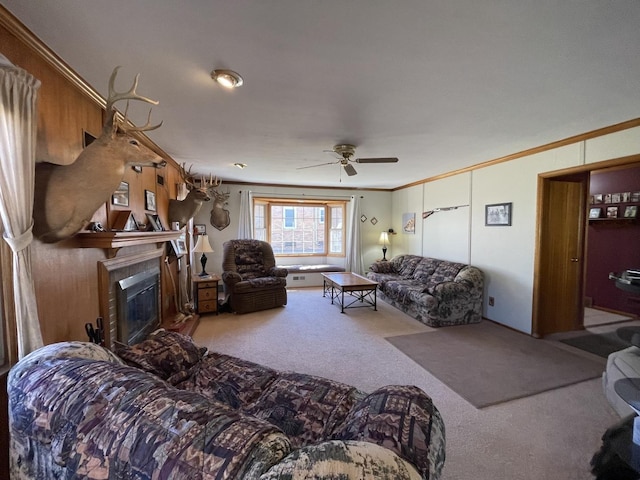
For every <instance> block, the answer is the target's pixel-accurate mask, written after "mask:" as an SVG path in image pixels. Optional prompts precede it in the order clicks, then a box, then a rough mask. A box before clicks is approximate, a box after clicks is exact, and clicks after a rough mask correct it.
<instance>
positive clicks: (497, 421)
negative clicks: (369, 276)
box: [193, 288, 619, 480]
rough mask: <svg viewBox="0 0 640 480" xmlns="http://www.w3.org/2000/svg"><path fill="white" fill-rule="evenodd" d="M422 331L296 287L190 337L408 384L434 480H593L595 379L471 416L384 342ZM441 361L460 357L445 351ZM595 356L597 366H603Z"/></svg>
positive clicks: (279, 363) (294, 363)
mask: <svg viewBox="0 0 640 480" xmlns="http://www.w3.org/2000/svg"><path fill="white" fill-rule="evenodd" d="M445 330H446V329H445ZM428 331H431V332H434V331H435V333H438V332H441V331H444V330H442V329H441V330H437V331H436V330H435V329H431V328H429V327H427V326H425V325H423V324H421V323H419V322H417V321H416V320H413V319H412V318H409V317H408V316H406V315H404V314H403V313H401V312H400V311H399V310H397V309H395V308H393V307H391V306H389V305H388V304H386V303H384V302H379V304H378V311H377V312H374V311H373V310H371V309H368V308H359V309H354V310H348V311H347V313H346V314H344V315H342V314H340V310H339V308H338V307H337V306H335V305H331V302H330V301H329V300H328V299H326V298H322V291H321V289H315V288H306V289H297V290H290V291H289V304H288V305H287V306H286V307H284V308H274V309H272V310H267V311H264V312H256V313H249V314H246V315H233V314H229V313H224V314H221V315H205V316H203V317H202V320H201V322H200V326H199V327H198V328H197V330H196V331H195V333H194V335H193V337H194V339H195V340H196V342H198V343H199V344H201V345H204V346H207V347H209V348H210V349H212V350H217V351H221V352H224V353H228V354H230V355H236V356H239V357H243V358H247V359H249V360H253V361H256V362H260V363H263V364H266V365H270V366H272V367H274V368H280V369H290V370H296V371H299V372H305V373H312V374H316V375H322V376H325V377H329V378H333V379H335V380H338V381H342V382H345V383H349V384H352V385H355V386H357V387H359V388H361V389H362V390H365V391H372V390H373V389H375V388H378V387H379V386H382V385H385V384H391V383H396V384H410V385H417V386H418V387H420V388H422V389H423V390H424V391H425V392H427V393H428V394H429V395H430V396H431V397H432V398H433V401H434V403H435V404H436V405H437V407H438V409H439V410H440V412H441V413H442V416H443V418H444V421H445V425H446V429H447V432H446V435H447V460H446V463H445V467H444V474H443V476H442V479H441V480H467V479H473V480H500V479H509V480H542V479H544V480H588V479H589V478H593V477H592V476H591V475H590V473H589V460H590V459H591V456H592V455H593V454H594V453H595V451H596V450H597V449H598V448H599V446H600V443H601V440H600V437H601V436H602V434H603V433H604V431H605V430H606V428H607V427H608V426H610V425H612V424H613V423H614V422H615V421H616V420H617V419H619V417H617V416H616V415H615V413H614V412H613V410H612V409H611V408H610V407H609V405H608V403H607V401H606V399H605V397H604V394H603V392H602V381H601V379H599V378H594V379H593V380H587V381H584V382H580V383H576V384H573V385H569V386H566V387H563V388H557V389H555V390H548V391H546V392H543V393H540V394H538V395H531V396H529V397H523V398H520V399H517V400H512V401H510V402H504V403H499V404H496V405H492V406H490V407H487V408H482V409H478V408H475V407H474V406H473V405H471V404H470V403H469V402H467V401H466V400H465V399H463V398H462V397H461V396H460V395H458V394H457V393H456V392H454V391H453V390H452V389H451V388H449V387H448V386H447V385H446V384H444V383H443V382H441V381H440V380H439V379H438V378H436V377H435V376H434V375H432V374H431V373H430V372H429V371H427V370H425V369H424V368H422V367H420V366H419V365H418V364H417V363H416V362H414V361H413V360H411V359H410V358H409V357H407V356H406V355H404V354H403V353H402V352H400V350H398V349H397V348H395V347H394V346H393V345H391V344H390V343H389V342H388V341H387V340H385V338H386V337H391V336H398V335H407V334H412V333H420V332H428ZM561 345H562V344H561ZM562 346H563V347H564V348H566V349H570V348H571V347H568V346H564V345H562ZM578 352H580V351H579V350H578ZM450 354H451V355H462V354H463V352H458V353H456V352H455V351H454V350H453V349H451V351H450ZM584 355H589V354H587V353H584ZM595 358H596V359H597V360H599V361H601V362H602V369H604V365H605V360H604V359H602V358H599V357H595Z"/></svg>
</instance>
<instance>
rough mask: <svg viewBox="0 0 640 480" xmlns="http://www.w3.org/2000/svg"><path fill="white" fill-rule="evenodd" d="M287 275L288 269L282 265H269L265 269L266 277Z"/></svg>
mask: <svg viewBox="0 0 640 480" xmlns="http://www.w3.org/2000/svg"><path fill="white" fill-rule="evenodd" d="M287 275H289V270H287V269H286V268H282V267H271V268H270V269H269V270H268V271H267V276H268V277H286V276H287Z"/></svg>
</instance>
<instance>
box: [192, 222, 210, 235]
mask: <svg viewBox="0 0 640 480" xmlns="http://www.w3.org/2000/svg"><path fill="white" fill-rule="evenodd" d="M193 234H194V235H206V234H207V226H206V225H205V224H204V223H196V224H195V225H194V226H193Z"/></svg>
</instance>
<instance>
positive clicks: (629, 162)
mask: <svg viewBox="0 0 640 480" xmlns="http://www.w3.org/2000/svg"><path fill="white" fill-rule="evenodd" d="M619 166H625V167H633V166H640V154H636V155H629V156H626V157H620V158H615V159H612V160H604V161H601V162H594V163H589V164H585V165H580V166H578V167H571V168H566V169H562V170H555V171H552V172H545V173H541V174H539V175H538V198H537V212H538V213H537V218H536V245H535V260H534V279H533V308H532V317H533V318H532V322H531V334H532V335H533V336H534V337H541V336H542V335H544V334H549V327H550V325H549V322H546V321H545V319H544V318H542V317H543V314H542V312H544V311H545V306H546V304H545V302H546V301H547V299H546V298H545V296H544V295H543V294H542V292H543V291H544V278H542V275H541V273H542V268H543V265H544V264H545V262H546V260H547V259H546V258H543V257H542V255H544V251H543V249H542V245H543V244H545V242H548V241H549V240H550V239H549V238H548V237H547V236H548V235H549V232H546V231H544V230H545V229H543V228H542V227H543V225H544V221H545V219H546V218H547V217H548V216H549V209H550V208H551V207H552V205H550V204H549V202H548V201H545V196H546V194H547V188H548V182H549V181H553V180H562V179H567V178H570V177H572V176H579V175H580V174H584V173H585V172H586V173H587V174H588V175H587V178H586V193H585V197H586V198H585V199H584V201H583V202H581V207H580V210H581V211H580V212H578V215H581V217H582V219H583V220H584V221H583V224H585V222H586V218H587V208H588V195H589V189H588V187H589V178H590V175H591V172H593V171H597V170H603V169H608V168H612V167H619ZM578 181H581V182H584V181H585V180H580V179H579V180H578ZM554 241H558V242H566V241H568V239H567V238H554ZM579 241H580V242H581V250H582V252H584V255H583V258H584V261H582V262H580V264H581V265H580V268H581V274H580V275H579V276H578V278H580V280H579V281H581V282H582V284H581V285H565V287H566V288H578V289H579V290H580V291H584V288H585V283H586V271H587V269H586V251H587V250H586V248H587V228H586V227H585V228H582V232H581V234H580V238H579ZM580 307H581V309H582V310H583V311H584V298H581V300H580ZM580 318H582V317H580ZM551 327H552V325H551Z"/></svg>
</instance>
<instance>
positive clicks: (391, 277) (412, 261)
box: [367, 255, 484, 327]
mask: <svg viewBox="0 0 640 480" xmlns="http://www.w3.org/2000/svg"><path fill="white" fill-rule="evenodd" d="M367 277H368V278H369V279H370V280H373V281H375V282H378V283H379V285H378V294H379V296H380V298H381V299H382V300H385V301H386V302H387V303H390V304H391V305H393V306H394V307H396V308H398V309H400V310H402V311H403V312H404V313H406V314H407V315H409V316H411V317H413V318H415V319H417V320H419V321H421V322H422V323H424V324H426V325H429V326H430V327H444V326H448V325H463V324H467V323H478V322H480V321H481V320H482V296H483V289H484V277H483V274H482V271H481V270H479V269H478V268H476V267H472V266H471V265H465V264H463V263H456V262H449V261H446V260H437V259H435V258H429V257H421V256H418V255H398V256H396V257H393V258H392V259H391V260H389V261H377V262H375V263H374V264H373V265H371V266H370V267H369V272H367Z"/></svg>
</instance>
